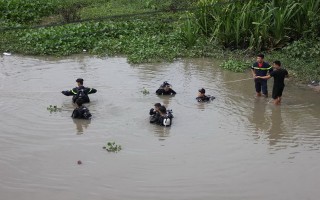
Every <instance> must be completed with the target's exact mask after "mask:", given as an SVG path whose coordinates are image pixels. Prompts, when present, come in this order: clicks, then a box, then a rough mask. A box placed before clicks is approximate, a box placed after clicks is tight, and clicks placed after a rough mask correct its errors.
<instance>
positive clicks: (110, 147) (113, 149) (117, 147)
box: [103, 142, 122, 153]
mask: <svg viewBox="0 0 320 200" xmlns="http://www.w3.org/2000/svg"><path fill="white" fill-rule="evenodd" d="M103 149H105V150H107V151H108V152H114V153H118V152H119V151H121V150H122V147H121V145H117V144H116V143H115V142H108V143H107V144H106V146H104V147H103Z"/></svg>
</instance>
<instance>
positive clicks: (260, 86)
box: [251, 54, 273, 97]
mask: <svg viewBox="0 0 320 200" xmlns="http://www.w3.org/2000/svg"><path fill="white" fill-rule="evenodd" d="M272 71H273V69H272V67H271V66H270V65H269V63H267V62H264V55H263V54H258V55H257V62H255V63H253V65H252V67H251V72H252V76H253V78H254V84H255V88H256V95H257V96H258V97H260V96H261V90H262V94H263V96H265V97H268V85H267V80H266V79H261V78H257V77H259V76H266V75H267V73H268V72H269V74H270V73H271V72H272Z"/></svg>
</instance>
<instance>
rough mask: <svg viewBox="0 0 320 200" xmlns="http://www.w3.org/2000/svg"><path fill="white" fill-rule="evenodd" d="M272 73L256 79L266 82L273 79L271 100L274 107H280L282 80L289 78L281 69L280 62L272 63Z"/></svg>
mask: <svg viewBox="0 0 320 200" xmlns="http://www.w3.org/2000/svg"><path fill="white" fill-rule="evenodd" d="M273 67H274V69H275V70H274V71H273V72H271V73H270V75H268V76H257V78H260V79H264V80H267V79H269V78H271V77H273V79H274V83H273V89H272V98H273V103H274V104H275V105H280V103H281V97H282V92H283V89H284V86H285V85H284V79H285V78H287V77H289V75H288V71H287V70H286V69H283V68H281V62H280V61H278V60H276V61H274V62H273Z"/></svg>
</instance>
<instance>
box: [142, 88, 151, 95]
mask: <svg viewBox="0 0 320 200" xmlns="http://www.w3.org/2000/svg"><path fill="white" fill-rule="evenodd" d="M141 93H142V94H144V95H147V94H150V92H149V90H147V89H146V88H143V89H142V90H141Z"/></svg>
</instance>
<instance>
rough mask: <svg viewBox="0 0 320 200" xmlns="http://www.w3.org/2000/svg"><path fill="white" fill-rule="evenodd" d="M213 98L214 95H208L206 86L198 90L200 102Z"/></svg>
mask: <svg viewBox="0 0 320 200" xmlns="http://www.w3.org/2000/svg"><path fill="white" fill-rule="evenodd" d="M213 99H215V97H214V96H210V95H206V90H205V89H204V88H201V89H200V90H198V97H197V98H196V100H197V101H198V102H208V101H211V100H213Z"/></svg>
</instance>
